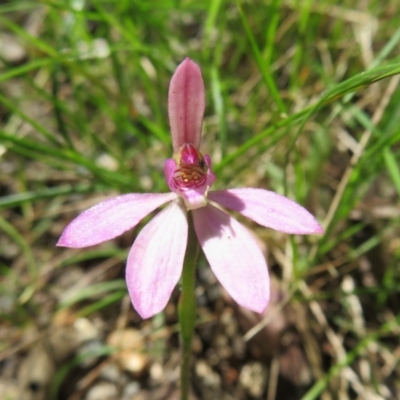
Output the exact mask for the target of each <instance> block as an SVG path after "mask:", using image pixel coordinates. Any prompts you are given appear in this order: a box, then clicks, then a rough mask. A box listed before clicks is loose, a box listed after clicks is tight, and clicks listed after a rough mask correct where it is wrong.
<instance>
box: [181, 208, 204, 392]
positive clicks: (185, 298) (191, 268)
mask: <svg viewBox="0 0 400 400" xmlns="http://www.w3.org/2000/svg"><path fill="white" fill-rule="evenodd" d="M188 220H189V221H188V222H189V233H188V246H187V249H186V255H185V261H184V264H183V271H182V281H181V297H180V300H179V305H178V315H179V322H180V337H181V350H182V361H181V400H188V399H189V392H190V371H191V367H190V359H191V353H192V339H193V331H194V327H195V323H196V296H195V269H196V264H197V259H198V256H199V250H200V249H199V244H198V240H197V237H196V233H195V231H194V226H193V219H192V216H191V215H189V216H188Z"/></svg>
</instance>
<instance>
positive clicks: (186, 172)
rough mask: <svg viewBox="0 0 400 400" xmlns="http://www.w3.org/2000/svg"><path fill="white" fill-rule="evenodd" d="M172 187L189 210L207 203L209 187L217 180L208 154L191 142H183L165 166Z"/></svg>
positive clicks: (165, 172)
mask: <svg viewBox="0 0 400 400" xmlns="http://www.w3.org/2000/svg"><path fill="white" fill-rule="evenodd" d="M164 174H165V179H166V181H167V183H168V186H169V187H170V189H171V190H172V191H173V192H175V193H176V194H178V195H179V196H180V197H181V198H182V199H183V201H184V202H185V206H186V208H187V209H188V210H195V209H196V208H200V207H205V206H206V205H207V193H208V189H209V188H210V187H211V185H212V184H213V183H214V181H215V175H214V173H213V172H212V169H211V160H210V157H209V156H208V155H205V156H203V155H202V154H201V153H200V151H199V150H197V148H196V146H194V145H193V144H191V143H185V144H183V145H182V146H181V147H180V148H179V150H178V151H177V152H176V153H174V155H173V158H170V159H168V160H167V161H166V162H165V166H164Z"/></svg>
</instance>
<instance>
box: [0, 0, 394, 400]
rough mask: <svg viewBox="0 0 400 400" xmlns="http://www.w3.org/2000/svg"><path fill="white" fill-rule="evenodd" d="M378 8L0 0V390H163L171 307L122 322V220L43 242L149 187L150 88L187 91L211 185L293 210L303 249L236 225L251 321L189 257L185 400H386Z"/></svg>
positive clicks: (173, 321)
mask: <svg viewBox="0 0 400 400" xmlns="http://www.w3.org/2000/svg"><path fill="white" fill-rule="evenodd" d="M399 20H400V9H399V6H398V4H397V2H396V1H395V0H385V1H373V0H344V1H336V0H323V1H313V0H306V1H292V0H264V1H258V0H248V1H238V2H234V1H228V0H206V1H194V0H182V1H179V0H175V1H172V0H165V1H162V2H160V1H154V0H148V1H136V0H119V1H112V0H41V1H33V0H31V1H23V0H18V1H16V0H14V1H1V2H0V196H1V197H0V269H1V277H0V279H1V280H0V376H1V379H0V398H4V399H10V400H11V399H19V400H20V399H22V400H24V399H35V400H39V399H55V398H57V399H70V400H73V399H81V398H82V399H87V400H91V399H95V400H103V399H125V400H128V399H174V398H177V395H178V389H177V382H178V376H179V371H178V368H179V343H178V339H177V329H178V327H177V318H176V302H177V297H178V296H177V295H178V289H177V292H176V294H175V295H174V296H173V297H172V299H171V301H170V304H169V305H168V307H167V308H166V310H165V312H164V313H162V314H160V315H158V316H156V317H155V318H154V319H152V320H147V321H142V320H141V319H140V318H139V317H138V316H137V314H136V313H135V311H134V310H133V309H132V308H131V305H130V302H129V298H128V296H127V292H126V287H125V283H124V262H125V259H126V255H127V251H128V249H129V247H130V245H131V243H132V242H133V240H134V238H135V236H136V234H137V229H135V230H134V231H133V232H128V233H126V234H125V235H124V236H123V237H122V238H120V239H118V240H114V241H112V242H109V243H105V244H103V245H99V246H96V247H93V248H89V249H84V250H73V249H61V248H56V247H55V243H56V242H57V239H58V237H59V235H60V234H61V232H62V230H63V228H64V227H65V226H66V224H67V223H68V222H69V221H70V220H71V219H72V218H74V217H75V216H76V215H77V214H78V213H79V212H81V211H83V210H84V209H86V208H88V207H89V206H90V205H92V204H95V203H97V202H99V201H100V200H102V199H105V198H108V197H111V196H114V195H116V194H119V193H129V192H147V191H149V192H150V191H151V192H153V191H154V192H160V191H167V186H166V184H165V181H164V178H163V173H162V169H163V163H164V160H165V159H166V158H168V157H170V156H171V151H172V150H171V140H170V136H169V127H168V117H167V101H166V99H167V91H168V84H169V80H170V78H171V75H172V73H173V71H174V69H175V68H176V66H177V64H178V63H180V62H181V61H182V60H183V59H184V58H185V57H186V56H189V57H191V58H192V59H193V60H195V61H196V62H197V63H198V64H199V65H200V66H201V69H202V71H203V76H204V81H205V85H206V91H207V107H206V112H205V120H204V127H203V131H204V136H203V145H202V150H203V152H204V153H206V154H207V153H208V154H210V155H211V158H212V160H213V163H214V166H215V172H216V173H217V181H216V183H215V188H226V187H242V186H249V187H250V186H251V187H262V188H266V189H270V190H274V191H277V192H279V193H283V194H286V195H287V196H289V197H290V198H293V199H295V200H296V201H298V202H299V203H301V204H303V205H304V206H305V207H306V208H308V209H309V210H310V211H311V212H312V213H314V214H315V215H316V216H317V218H318V219H319V220H320V221H321V222H322V224H323V225H324V227H325V228H326V234H325V235H323V236H317V235H315V236H312V237H290V236H289V235H284V234H281V233H278V232H274V231H271V230H267V229H264V228H262V229H261V228H260V227H258V226H256V225H255V224H254V225H252V224H250V223H249V221H243V222H244V223H245V224H247V226H248V227H249V228H250V229H252V230H253V232H254V233H255V234H256V235H257V237H258V238H259V242H260V245H261V246H263V248H264V250H265V253H266V257H267V259H268V264H269V266H270V271H271V274H272V276H273V278H274V279H273V299H272V302H271V305H270V307H269V308H268V310H267V311H266V313H265V315H263V316H257V315H255V314H252V313H249V312H246V311H245V310H242V309H240V308H238V307H237V305H235V304H234V303H233V302H232V301H231V300H230V299H229V298H228V296H227V295H226V294H225V293H223V292H222V289H221V287H220V286H219V284H218V282H216V280H215V278H214V276H213V275H212V273H211V272H210V271H209V268H208V266H207V265H206V262H205V261H204V260H203V262H202V265H200V266H199V272H198V291H197V295H198V303H199V312H198V323H197V328H196V340H195V343H194V348H193V351H194V354H195V356H194V363H193V396H194V397H193V398H194V399H207V400H209V399H211V400H212V399H224V400H225V399H226V400H228V399H237V400H241V399H268V400H273V399H279V400H288V399H293V400H294V399H304V400H311V399H323V400H330V399H340V400H342V399H343V400H346V399H396V398H400V383H399V382H400V366H399V358H400V344H399V340H398V338H399V333H400V314H399V303H400V297H399V289H400V272H399V268H398V267H399V260H400V239H399V237H400V236H399V234H400V224H399V220H400V203H399V195H400V169H399V158H400V146H399V141H400V118H399V115H400V91H399V90H398V87H399V75H397V74H399V72H400V63H399V61H400V58H399V56H400V45H399V41H400V29H399Z"/></svg>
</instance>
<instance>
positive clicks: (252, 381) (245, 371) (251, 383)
mask: <svg viewBox="0 0 400 400" xmlns="http://www.w3.org/2000/svg"><path fill="white" fill-rule="evenodd" d="M239 382H240V385H241V386H242V387H243V389H244V390H246V392H247V393H249V394H250V395H251V396H253V397H255V398H257V399H258V398H261V396H262V394H263V392H264V391H265V388H266V386H267V369H266V367H264V365H262V364H261V363H259V362H252V363H249V364H246V365H245V366H244V367H243V368H242V370H241V371H240V376H239Z"/></svg>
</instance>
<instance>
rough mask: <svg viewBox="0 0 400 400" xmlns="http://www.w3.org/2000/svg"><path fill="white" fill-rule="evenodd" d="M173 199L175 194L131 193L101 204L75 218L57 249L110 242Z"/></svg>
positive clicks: (65, 231) (62, 236)
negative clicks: (59, 247)
mask: <svg viewBox="0 0 400 400" xmlns="http://www.w3.org/2000/svg"><path fill="white" fill-rule="evenodd" d="M176 197H177V196H176V194H175V193H154V194H152V193H140V194H139V193H132V194H125V195H123V196H119V197H115V198H113V199H109V200H106V201H103V202H102V203H99V204H97V205H95V206H93V207H92V208H89V209H88V210H86V211H84V212H83V213H82V214H80V215H79V216H78V217H77V218H75V219H74V220H73V221H72V222H71V223H70V224H69V225H68V226H67V227H66V228H65V230H64V232H63V233H62V235H61V237H60V239H59V241H58V243H57V246H64V247H75V248H80V247H87V246H93V245H95V244H98V243H101V242H105V241H106V240H110V239H113V238H115V237H116V236H118V235H121V234H122V233H124V232H125V231H127V230H128V229H131V228H133V227H134V226H135V225H136V224H137V223H138V222H139V221H140V220H141V219H142V218H144V217H145V216H146V215H148V214H149V213H151V212H152V211H153V210H155V209H156V208H157V207H160V206H161V205H162V204H164V203H166V202H167V201H171V200H173V199H175V198H176Z"/></svg>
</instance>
